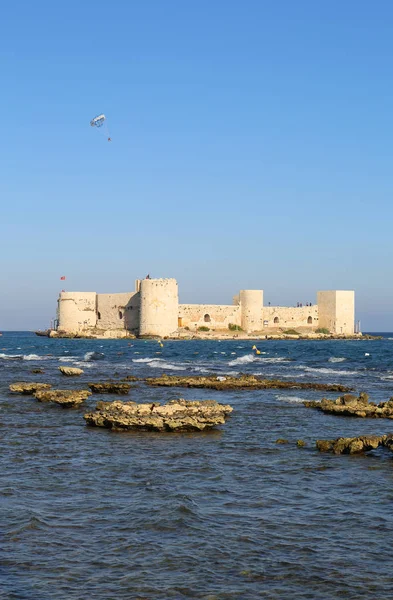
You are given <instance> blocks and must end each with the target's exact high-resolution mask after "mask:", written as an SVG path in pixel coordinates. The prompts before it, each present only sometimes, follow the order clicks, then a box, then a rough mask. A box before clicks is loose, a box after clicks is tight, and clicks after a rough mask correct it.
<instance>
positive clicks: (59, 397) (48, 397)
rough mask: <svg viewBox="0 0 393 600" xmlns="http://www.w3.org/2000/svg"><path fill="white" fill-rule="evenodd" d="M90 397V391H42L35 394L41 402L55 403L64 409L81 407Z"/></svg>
mask: <svg viewBox="0 0 393 600" xmlns="http://www.w3.org/2000/svg"><path fill="white" fill-rule="evenodd" d="M89 396H91V392H89V390H42V391H37V392H35V394H34V397H35V398H36V399H37V400H38V401H39V402H55V403H56V404H59V405H60V406H62V407H63V408H74V407H76V406H79V405H80V404H82V402H84V401H85V400H86V399H87V398H88V397H89Z"/></svg>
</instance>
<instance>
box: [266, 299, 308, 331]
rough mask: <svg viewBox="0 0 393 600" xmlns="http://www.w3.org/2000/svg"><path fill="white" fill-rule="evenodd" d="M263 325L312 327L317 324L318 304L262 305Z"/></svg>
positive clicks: (285, 327) (284, 327) (290, 327)
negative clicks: (298, 305) (296, 305)
mask: <svg viewBox="0 0 393 600" xmlns="http://www.w3.org/2000/svg"><path fill="white" fill-rule="evenodd" d="M262 322H263V327H265V328H266V327H269V328H270V327H277V328H283V329H292V328H296V327H310V328H311V327H312V328H313V329H316V328H317V327H318V326H319V325H318V306H317V305H316V304H313V305H312V306H300V307H286V306H264V307H263V310H262Z"/></svg>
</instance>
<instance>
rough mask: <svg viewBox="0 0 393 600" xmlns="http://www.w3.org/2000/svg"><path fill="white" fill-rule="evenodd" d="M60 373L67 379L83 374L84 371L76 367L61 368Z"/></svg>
mask: <svg viewBox="0 0 393 600" xmlns="http://www.w3.org/2000/svg"><path fill="white" fill-rule="evenodd" d="M59 371H60V373H62V374H63V375H66V376H67V377H74V376H77V375H82V374H83V372H84V371H83V369H77V368H76V367H59Z"/></svg>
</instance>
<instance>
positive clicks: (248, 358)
mask: <svg viewBox="0 0 393 600" xmlns="http://www.w3.org/2000/svg"><path fill="white" fill-rule="evenodd" d="M256 360H260V359H258V358H257V357H256V356H255V354H245V355H244V356H239V357H238V358H235V360H230V361H229V363H228V365H229V366H230V367H235V366H236V365H246V364H248V363H252V362H255V361H256Z"/></svg>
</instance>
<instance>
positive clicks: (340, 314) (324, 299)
mask: <svg viewBox="0 0 393 600" xmlns="http://www.w3.org/2000/svg"><path fill="white" fill-rule="evenodd" d="M318 307H319V327H326V329H329V331H331V332H332V333H345V334H353V333H354V327H355V292H353V291H344V290H329V291H322V292H318Z"/></svg>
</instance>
